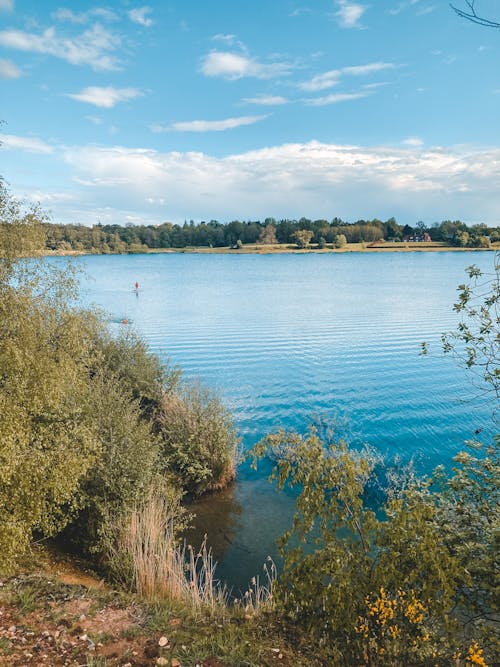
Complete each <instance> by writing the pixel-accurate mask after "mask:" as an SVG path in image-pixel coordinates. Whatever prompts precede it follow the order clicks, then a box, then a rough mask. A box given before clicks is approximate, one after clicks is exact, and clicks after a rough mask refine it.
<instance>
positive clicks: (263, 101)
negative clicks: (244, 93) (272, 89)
mask: <svg viewBox="0 0 500 667" xmlns="http://www.w3.org/2000/svg"><path fill="white" fill-rule="evenodd" d="M289 101H290V100H288V99H287V98H286V97H282V96H281V95H256V96H255V97H244V98H243V102H246V103H247V104H260V105H262V106H277V105H280V104H288V102H289Z"/></svg>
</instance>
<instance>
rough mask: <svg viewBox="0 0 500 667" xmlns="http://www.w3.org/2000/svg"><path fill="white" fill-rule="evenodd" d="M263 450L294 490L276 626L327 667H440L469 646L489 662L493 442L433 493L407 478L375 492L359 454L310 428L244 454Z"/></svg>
mask: <svg viewBox="0 0 500 667" xmlns="http://www.w3.org/2000/svg"><path fill="white" fill-rule="evenodd" d="M266 453H267V454H272V456H273V457H274V458H276V459H277V463H276V466H275V468H274V471H273V473H272V479H274V480H275V481H277V483H278V486H279V487H280V488H288V489H292V490H294V491H295V492H296V493H297V500H296V513H295V517H294V521H293V527H292V529H291V530H290V531H289V532H287V533H285V534H284V535H283V536H282V538H281V540H280V549H281V553H282V555H283V557H284V568H283V573H282V575H281V577H280V579H279V582H278V586H277V590H276V598H275V601H276V604H277V610H278V611H279V612H280V613H282V614H283V615H284V616H285V618H286V619H287V622H289V623H291V624H292V625H295V626H296V627H297V629H298V630H299V631H302V632H303V631H307V633H309V634H310V635H311V636H313V637H316V640H317V641H318V642H320V643H323V644H325V645H327V646H328V647H329V650H330V652H331V659H332V661H333V662H334V664H337V663H338V664H346V665H347V664H349V665H351V664H352V665H356V664H365V665H427V664H429V665H435V664H438V665H449V664H451V662H452V660H455V659H458V656H459V654H460V652H461V654H462V655H465V653H464V651H465V652H467V650H468V649H467V647H468V646H470V645H471V642H474V641H478V642H479V644H478V646H481V647H483V648H484V649H485V652H486V659H488V658H491V657H492V656H493V654H494V652H495V646H494V641H493V637H492V635H493V629H494V626H495V618H496V617H495V615H496V614H498V607H497V606H496V604H497V601H498V596H497V594H498V588H497V581H496V580H495V578H494V576H493V573H494V572H495V558H496V554H497V553H498V551H495V546H496V547H498V544H495V535H497V536H498V528H499V525H498V476H499V472H500V467H499V465H498V464H499V462H498V442H495V445H494V446H492V447H491V448H489V450H488V452H486V456H485V457H481V458H480V457H473V456H470V455H467V454H462V455H460V456H459V457H457V467H456V469H455V472H454V475H453V476H452V477H451V479H449V480H446V478H444V477H441V478H440V480H439V483H440V487H439V488H436V483H435V481H434V480H432V479H428V480H419V479H418V478H416V477H414V476H413V475H411V474H410V475H405V476H402V477H401V478H400V479H399V480H397V483H394V482H392V483H391V484H389V485H385V484H384V485H382V486H381V485H380V475H378V474H377V472H378V471H377V460H376V459H375V458H373V457H371V456H370V455H369V453H367V452H361V453H359V452H355V451H352V450H349V448H348V447H347V446H346V444H345V443H343V442H334V441H332V442H327V443H324V442H322V441H321V440H320V438H319V437H318V436H317V435H316V433H315V432H314V431H311V432H310V433H309V434H308V435H307V436H306V437H304V436H301V435H299V434H297V433H293V432H285V431H280V432H278V433H276V434H274V435H271V436H269V437H268V438H267V439H266V440H265V441H263V442H262V443H260V444H259V445H258V446H257V448H256V450H255V455H256V457H260V456H263V455H265V454H266ZM381 494H382V495H383V498H384V499H383V501H382V502H380V501H379V500H377V501H376V505H375V501H374V497H375V495H378V497H380V495H381ZM375 507H376V511H375ZM475 519H476V520H479V523H472V524H471V523H470V522H471V520H475ZM457 664H462V663H460V660H459V661H458V663H457ZM471 664H472V663H471ZM477 664H481V663H477ZM489 664H491V663H489Z"/></svg>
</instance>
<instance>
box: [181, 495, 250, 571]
mask: <svg viewBox="0 0 500 667" xmlns="http://www.w3.org/2000/svg"><path fill="white" fill-rule="evenodd" d="M187 508H188V510H189V511H190V512H192V513H193V514H194V517H193V520H192V522H191V524H192V527H191V528H190V529H189V530H187V531H186V535H185V538H186V542H187V543H188V544H191V545H192V546H193V547H194V548H195V549H198V548H199V547H200V545H201V543H202V542H203V539H204V537H205V535H206V536H207V541H208V544H209V546H210V547H211V548H212V553H213V555H214V560H215V561H220V560H222V558H223V556H224V553H225V552H226V550H227V548H228V547H229V546H231V545H233V544H234V541H235V536H236V533H237V531H238V530H239V528H240V527H241V526H240V523H239V521H238V517H239V516H240V515H241V513H242V508H241V505H240V504H239V503H238V501H237V500H236V499H235V485H234V484H231V485H230V486H229V487H227V488H226V489H224V490H223V491H218V492H216V493H212V494H207V495H205V496H203V497H202V498H199V499H197V500H195V501H193V502H191V503H189V504H188V505H187Z"/></svg>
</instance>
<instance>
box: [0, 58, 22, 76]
mask: <svg viewBox="0 0 500 667" xmlns="http://www.w3.org/2000/svg"><path fill="white" fill-rule="evenodd" d="M21 74H22V72H21V70H20V69H19V67H17V65H14V63H13V62H11V61H10V60H4V59H0V79H17V78H18V77H20V76H21Z"/></svg>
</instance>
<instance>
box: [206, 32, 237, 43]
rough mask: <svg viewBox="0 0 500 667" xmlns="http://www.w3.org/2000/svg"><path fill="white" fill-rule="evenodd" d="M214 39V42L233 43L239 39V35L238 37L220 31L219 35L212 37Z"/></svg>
mask: <svg viewBox="0 0 500 667" xmlns="http://www.w3.org/2000/svg"><path fill="white" fill-rule="evenodd" d="M212 40H213V41H214V42H224V43H225V44H229V45H232V44H234V43H235V42H236V41H237V37H236V35H230V34H229V35H228V34H225V33H222V32H220V33H218V34H217V35H214V36H213V37H212Z"/></svg>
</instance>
